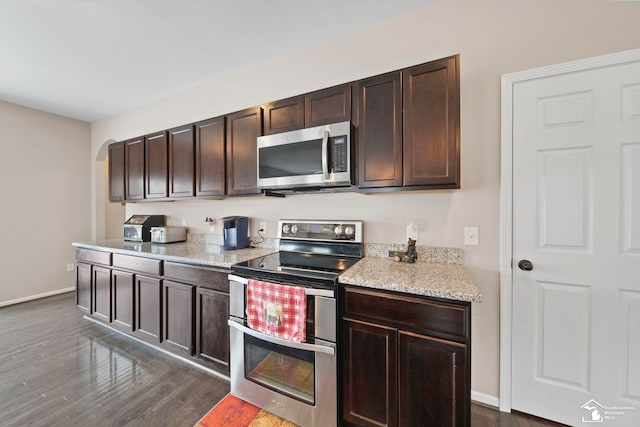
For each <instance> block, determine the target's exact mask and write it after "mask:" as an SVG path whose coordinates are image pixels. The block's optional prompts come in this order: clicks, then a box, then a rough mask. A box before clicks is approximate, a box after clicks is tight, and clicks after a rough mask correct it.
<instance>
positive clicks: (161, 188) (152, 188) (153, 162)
mask: <svg viewBox="0 0 640 427" xmlns="http://www.w3.org/2000/svg"><path fill="white" fill-rule="evenodd" d="M144 139H145V145H146V147H145V188H146V193H145V199H163V198H165V197H167V196H168V194H169V193H168V173H169V168H168V163H169V162H168V161H167V133H166V132H165V131H162V132H159V133H155V134H152V135H147V136H145V137H144Z"/></svg>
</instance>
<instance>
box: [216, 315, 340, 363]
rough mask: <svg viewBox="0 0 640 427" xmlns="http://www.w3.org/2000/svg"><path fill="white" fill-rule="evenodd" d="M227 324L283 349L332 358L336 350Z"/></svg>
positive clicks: (229, 321) (236, 324) (239, 325)
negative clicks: (314, 353) (311, 352)
mask: <svg viewBox="0 0 640 427" xmlns="http://www.w3.org/2000/svg"><path fill="white" fill-rule="evenodd" d="M227 323H228V324H229V326H231V327H233V328H236V329H237V330H239V331H240V332H242V333H245V334H247V335H251V336H252V337H255V338H258V339H260V340H263V341H266V342H270V343H273V344H278V345H281V346H284V347H290V348H297V349H299V350H306V351H313V352H319V353H326V354H329V355H331V356H333V355H334V354H335V353H336V349H335V348H333V347H327V346H324V345H316V344H307V343H303V342H294V341H289V340H285V339H282V338H278V337H273V336H271V335H267V334H263V333H262V332H258V331H254V330H253V329H251V328H248V327H246V326H244V325H241V324H240V323H238V322H235V321H233V320H231V319H229V320H228V321H227Z"/></svg>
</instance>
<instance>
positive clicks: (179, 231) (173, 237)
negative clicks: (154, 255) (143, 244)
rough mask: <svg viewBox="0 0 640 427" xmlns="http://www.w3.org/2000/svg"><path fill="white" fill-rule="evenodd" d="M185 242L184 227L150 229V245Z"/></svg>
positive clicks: (185, 233) (185, 229)
mask: <svg viewBox="0 0 640 427" xmlns="http://www.w3.org/2000/svg"><path fill="white" fill-rule="evenodd" d="M185 240H187V228H186V227H173V226H164V227H151V243H173V242H184V241H185Z"/></svg>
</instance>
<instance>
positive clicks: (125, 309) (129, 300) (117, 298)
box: [111, 270, 135, 332]
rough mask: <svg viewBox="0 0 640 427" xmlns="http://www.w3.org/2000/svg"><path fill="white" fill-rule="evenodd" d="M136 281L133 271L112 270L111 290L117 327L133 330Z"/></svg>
mask: <svg viewBox="0 0 640 427" xmlns="http://www.w3.org/2000/svg"><path fill="white" fill-rule="evenodd" d="M134 285H135V282H134V275H133V273H129V272H126V271H120V270H112V271H111V292H112V293H113V295H112V296H111V299H112V301H113V321H112V324H113V326H114V327H115V328H118V329H121V330H123V331H125V332H133V330H134V323H133V307H134V306H135V286H134Z"/></svg>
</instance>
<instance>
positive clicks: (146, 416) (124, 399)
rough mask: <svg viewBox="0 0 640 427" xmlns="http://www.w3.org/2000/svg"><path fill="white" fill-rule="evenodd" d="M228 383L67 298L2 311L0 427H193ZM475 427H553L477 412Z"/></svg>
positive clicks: (537, 421)
mask: <svg viewBox="0 0 640 427" xmlns="http://www.w3.org/2000/svg"><path fill="white" fill-rule="evenodd" d="M228 392H229V384H228V382H226V381H224V380H222V379H220V378H218V377H216V376H213V375H209V374H207V373H205V372H203V371H202V370H200V369H197V368H195V367H193V366H191V365H189V364H187V363H184V362H182V361H180V360H177V359H174V358H172V357H171V356H168V355H165V354H163V353H160V352H158V351H156V350H154V349H152V348H149V347H148V346H146V345H144V344H141V343H139V342H137V341H135V340H133V339H130V338H128V337H126V336H123V335H121V334H119V333H117V332H113V331H111V330H109V329H107V328H104V327H102V326H100V325H97V324H95V323H93V322H91V321H88V320H86V319H84V318H83V317H82V313H80V312H79V311H78V310H77V309H76V308H75V306H74V296H73V294H72V293H70V294H63V295H58V296H55V297H50V298H44V299H41V300H37V301H31V302H27V303H23V304H17V305H14V306H9V307H3V308H0V426H2V427H9V426H16V427H17V426H20V427H23V426H43V427H44V426H46V427H53V426H60V427H68V426H81V425H91V426H94V427H101V426H117V427H121V426H158V427H161V426H171V427H178V426H185V427H192V426H193V425H194V424H195V423H196V422H197V421H198V420H199V419H200V418H201V417H202V416H203V415H204V414H205V413H206V412H207V411H208V410H209V409H211V407H213V405H214V404H215V403H216V402H218V401H219V400H220V399H221V398H222V397H223V396H224V395H225V394H227V393H228ZM471 424H472V426H474V427H484V426H487V427H489V426H513V427H516V426H518V427H527V426H530V427H539V426H557V425H559V424H553V423H550V422H546V421H544V420H540V419H535V418H532V417H527V416H525V415H520V414H505V413H501V412H498V411H497V410H495V409H493V408H488V407H485V406H482V405H476V404H474V405H473V406H472V415H471Z"/></svg>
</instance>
